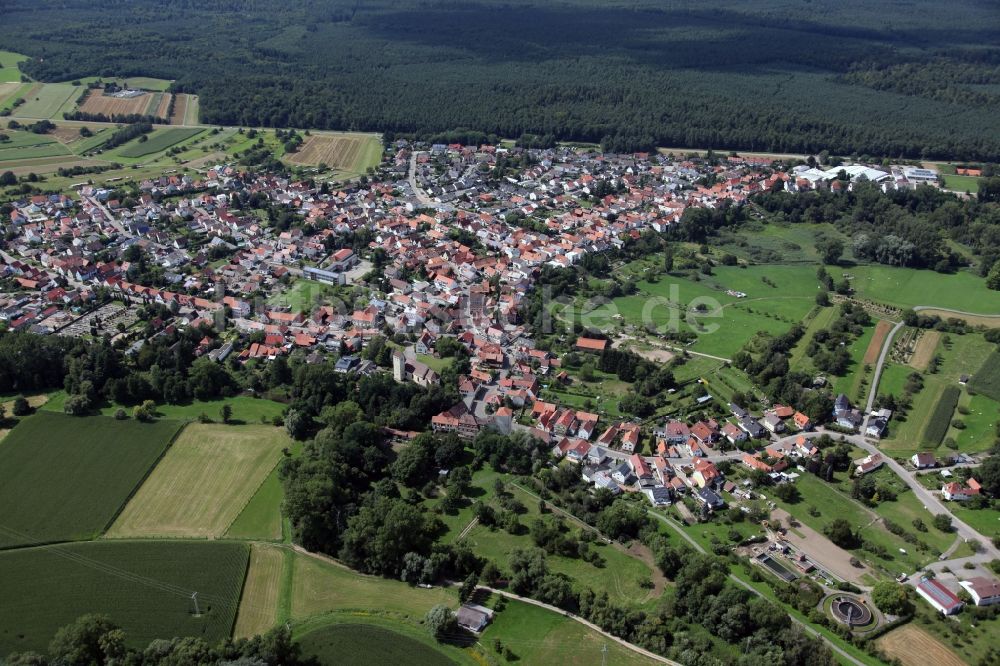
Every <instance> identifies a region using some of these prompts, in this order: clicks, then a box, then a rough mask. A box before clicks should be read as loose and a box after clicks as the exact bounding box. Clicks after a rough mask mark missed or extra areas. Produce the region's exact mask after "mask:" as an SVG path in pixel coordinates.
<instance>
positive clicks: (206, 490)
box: [108, 423, 291, 538]
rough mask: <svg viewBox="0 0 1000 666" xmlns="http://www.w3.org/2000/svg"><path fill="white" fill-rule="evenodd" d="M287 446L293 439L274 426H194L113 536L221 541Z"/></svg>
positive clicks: (163, 462) (126, 512)
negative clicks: (198, 538)
mask: <svg viewBox="0 0 1000 666" xmlns="http://www.w3.org/2000/svg"><path fill="white" fill-rule="evenodd" d="M288 446H291V440H290V439H289V438H288V435H287V434H286V433H285V431H284V430H283V429H280V428H275V427H273V426H257V425H245V426H235V425H233V426H230V425H222V424H213V423H208V424H203V423H192V424H190V425H188V426H187V427H186V428H185V429H184V431H183V432H182V433H181V434H180V436H179V437H178V438H177V441H176V442H174V445H173V446H172V447H171V448H170V451H168V452H167V455H166V456H164V457H163V460H161V461H160V464H159V465H157V466H156V469H155V470H153V473H152V474H150V475H149V478H148V479H146V482H145V483H143V484H142V487H141V488H139V491H138V492H137V493H136V494H135V496H134V497H133V498H132V499H131V501H129V503H128V505H126V507H125V509H124V510H123V511H122V512H121V515H120V516H119V517H118V520H116V521H115V524H114V525H112V527H111V529H110V530H109V531H108V536H109V537H157V536H159V537H204V538H210V537H212V538H214V537H221V536H222V535H223V534H225V532H226V530H227V529H228V528H229V526H230V525H231V524H232V523H233V521H234V520H235V519H236V517H237V516H238V515H239V514H240V512H241V511H242V510H243V508H244V507H245V506H246V505H247V503H248V502H249V501H250V499H251V498H252V497H253V495H254V493H255V492H257V489H258V488H259V487H260V486H261V484H262V483H263V482H264V480H265V479H266V478H267V476H268V475H269V474H270V473H271V470H273V469H274V466H275V465H277V464H278V461H279V460H280V459H281V455H282V454H281V451H282V449H283V448H285V447H288Z"/></svg>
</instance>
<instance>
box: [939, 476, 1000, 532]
mask: <svg viewBox="0 0 1000 666" xmlns="http://www.w3.org/2000/svg"><path fill="white" fill-rule="evenodd" d="M941 485H942V484H938V485H937V487H938V488H940V487H941ZM948 508H949V509H950V510H951V512H952V513H954V514H955V517H956V518H958V519H959V520H961V521H962V522H965V523H968V525H969V526H970V527H972V528H973V529H974V530H976V531H977V532H979V533H980V534H982V535H983V536H986V537H998V536H1000V509H996V508H989V509H970V508H967V507H965V506H962V505H961V503H960V502H949V503H948Z"/></svg>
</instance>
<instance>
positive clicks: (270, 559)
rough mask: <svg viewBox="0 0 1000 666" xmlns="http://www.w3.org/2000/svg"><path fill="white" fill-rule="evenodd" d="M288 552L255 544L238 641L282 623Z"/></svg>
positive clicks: (236, 632)
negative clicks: (280, 614)
mask: <svg viewBox="0 0 1000 666" xmlns="http://www.w3.org/2000/svg"><path fill="white" fill-rule="evenodd" d="M285 557H286V551H285V550H283V549H282V548H280V547H278V546H269V545H267V544H262V543H255V544H253V545H252V546H251V549H250V568H249V569H248V570H247V577H246V582H244V583H243V596H242V597H241V598H240V608H239V611H238V612H237V614H236V628H235V629H234V630H233V635H234V636H235V637H236V638H250V637H252V636H255V635H257V634H263V633H264V632H266V631H267V630H268V629H270V628H271V627H273V626H274V624H275V623H276V622H277V619H278V596H279V595H280V593H281V575H282V572H283V571H284V567H285Z"/></svg>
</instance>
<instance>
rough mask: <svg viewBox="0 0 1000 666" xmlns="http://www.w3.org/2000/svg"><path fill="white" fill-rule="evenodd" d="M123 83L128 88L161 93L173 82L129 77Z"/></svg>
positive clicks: (145, 77)
mask: <svg viewBox="0 0 1000 666" xmlns="http://www.w3.org/2000/svg"><path fill="white" fill-rule="evenodd" d="M125 83H127V84H128V87H129V88H137V89H139V90H154V91H157V92H163V91H165V90H166V89H167V88H169V87H170V84H171V83H173V81H170V80H168V79H154V78H152V77H149V76H130V77H128V78H127V79H125Z"/></svg>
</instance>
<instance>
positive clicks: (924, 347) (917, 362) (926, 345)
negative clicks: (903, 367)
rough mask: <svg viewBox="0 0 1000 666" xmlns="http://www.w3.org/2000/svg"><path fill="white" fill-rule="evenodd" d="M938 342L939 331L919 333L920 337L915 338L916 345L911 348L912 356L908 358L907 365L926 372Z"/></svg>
mask: <svg viewBox="0 0 1000 666" xmlns="http://www.w3.org/2000/svg"><path fill="white" fill-rule="evenodd" d="M940 341H941V333H940V332H939V331H921V332H920V337H919V338H917V344H916V345H914V347H913V355H912V356H910V362H909V363H908V364H907V365H909V366H910V367H911V368H915V369H916V370H926V369H927V366H928V365H929V364H930V362H931V358H933V357H934V351H935V350H936V349H937V346H938V342H940Z"/></svg>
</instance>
